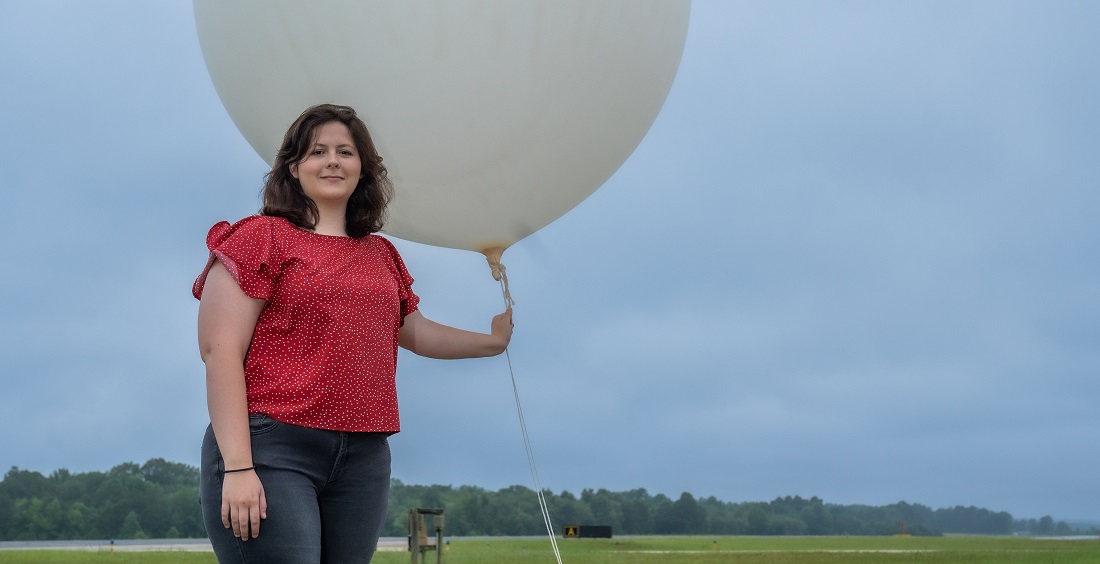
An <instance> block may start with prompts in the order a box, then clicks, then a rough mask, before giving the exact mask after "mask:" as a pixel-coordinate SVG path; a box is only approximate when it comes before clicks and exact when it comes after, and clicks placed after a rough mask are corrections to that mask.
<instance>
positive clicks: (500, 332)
mask: <svg viewBox="0 0 1100 564" xmlns="http://www.w3.org/2000/svg"><path fill="white" fill-rule="evenodd" d="M513 327H515V323H513V322H512V308H511V307H509V308H508V309H507V310H505V311H504V313H501V314H498V315H497V316H495V317H493V323H492V333H493V336H494V337H497V338H500V339H501V340H502V341H503V343H504V346H503V347H502V349H506V348H508V343H510V342H511V341H512V328H513Z"/></svg>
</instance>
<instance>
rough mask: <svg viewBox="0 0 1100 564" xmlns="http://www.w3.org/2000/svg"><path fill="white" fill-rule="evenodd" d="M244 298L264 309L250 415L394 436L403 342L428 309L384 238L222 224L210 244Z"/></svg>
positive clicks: (250, 368)
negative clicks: (402, 335)
mask: <svg viewBox="0 0 1100 564" xmlns="http://www.w3.org/2000/svg"><path fill="white" fill-rule="evenodd" d="M206 245H207V247H208V248H209V249H210V260H209V261H208V262H207V265H206V268H204V269H203V271H202V274H200V275H199V277H198V279H196V280H195V285H194V287H193V288H192V293H193V294H194V295H195V297H196V298H201V297H202V288H203V285H204V284H205V282H206V275H207V273H208V272H209V271H210V267H211V266H212V265H213V264H214V259H215V258H216V259H217V260H219V261H221V262H222V264H224V265H225V267H226V268H227V269H228V270H229V272H230V274H232V275H233V278H234V279H235V280H237V283H238V284H240V286H241V289H242V290H244V292H245V294H247V295H249V296H251V297H253V298H258V299H263V300H266V301H267V303H266V304H265V305H264V308H263V311H261V312H260V318H259V320H258V321H257V322H256V331H255V333H253V335H252V344H251V346H250V347H249V350H248V356H247V357H246V359H245V380H246V387H247V391H248V410H249V412H250V413H266V414H268V415H270V416H271V417H273V418H275V419H277V420H280V421H284V422H287V423H293V424H295V425H303V426H307V427H315V428H320V429H331V430H337V431H367V432H385V433H396V432H398V431H399V430H400V428H401V427H400V419H399V416H398V410H397V387H396V383H395V374H396V370H397V332H398V329H400V327H401V323H402V320H403V319H404V317H405V316H406V315H408V314H409V313H412V312H413V311H416V309H417V305H418V303H419V301H420V299H419V298H418V297H417V296H416V294H414V293H413V291H412V288H411V287H410V286H411V285H412V283H413V279H412V276H410V275H409V272H408V270H406V268H405V264H404V262H402V260H401V256H400V255H398V253H397V249H396V248H394V246H393V244H392V243H390V242H389V241H388V240H387V239H386V238H384V237H381V236H379V235H368V236H366V237H362V238H351V237H335V236H331V235H319V234H316V233H313V232H311V231H305V230H303V229H298V228H297V227H295V226H294V225H293V224H292V223H290V222H289V221H287V220H286V219H283V218H279V217H269V216H252V217H248V218H245V219H242V220H241V221H239V222H237V223H236V224H234V225H229V223H227V222H224V221H223V222H221V223H218V224H217V225H215V226H214V227H212V228H211V229H210V233H209V234H208V235H207V238H206Z"/></svg>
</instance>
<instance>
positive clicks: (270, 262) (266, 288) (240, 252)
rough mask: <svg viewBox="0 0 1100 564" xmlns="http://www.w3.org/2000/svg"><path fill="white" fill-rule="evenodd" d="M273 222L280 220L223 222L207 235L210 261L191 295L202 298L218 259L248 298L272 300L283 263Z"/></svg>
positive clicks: (263, 217) (207, 262)
mask: <svg viewBox="0 0 1100 564" xmlns="http://www.w3.org/2000/svg"><path fill="white" fill-rule="evenodd" d="M273 221H278V219H277V218H272V217H267V216H259V215H254V216H251V217H246V218H244V219H242V220H240V221H238V222H237V223H234V224H233V225H230V224H229V222H226V221H221V222H218V223H216V224H215V225H214V226H213V227H211V228H210V232H209V233H207V235H206V247H207V248H208V249H210V258H209V259H208V260H207V261H206V267H205V268H203V270H202V274H199V277H198V278H196V279H195V284H194V286H192V288H191V293H192V294H193V295H194V296H195V297H196V298H198V299H202V289H203V286H205V285H206V276H207V275H208V274H209V273H210V268H211V267H212V266H214V261H215V260H218V261H221V263H222V264H223V265H225V268H226V270H228V271H229V274H230V275H232V276H233V279H234V280H236V281H237V284H238V285H240V287H241V290H243V291H244V293H245V294H246V295H247V296H248V297H250V298H256V299H261V300H266V299H268V298H270V297H271V292H272V289H273V288H274V286H275V279H276V278H277V277H278V275H279V271H280V267H281V263H282V261H281V260H280V259H279V257H278V256H277V255H278V252H277V248H276V245H275V233H274V226H273V224H272V223H273Z"/></svg>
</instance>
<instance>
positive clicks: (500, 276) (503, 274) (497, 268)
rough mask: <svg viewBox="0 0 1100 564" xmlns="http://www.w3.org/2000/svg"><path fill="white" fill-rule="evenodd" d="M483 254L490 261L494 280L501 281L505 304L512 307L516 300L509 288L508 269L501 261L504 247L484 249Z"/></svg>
mask: <svg viewBox="0 0 1100 564" xmlns="http://www.w3.org/2000/svg"><path fill="white" fill-rule="evenodd" d="M481 254H483V255H485V260H487V261H489V268H490V269H491V270H492V271H493V280H496V281H498V282H500V289H501V291H503V292H504V305H505V306H506V307H512V305H513V304H515V303H516V301H515V300H513V299H512V292H511V291H509V290H508V272H507V269H505V268H504V265H503V264H501V262H500V257H501V255H503V254H504V247H489V248H488V249H483V250H482V251H481Z"/></svg>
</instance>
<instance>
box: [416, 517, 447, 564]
mask: <svg viewBox="0 0 1100 564" xmlns="http://www.w3.org/2000/svg"><path fill="white" fill-rule="evenodd" d="M428 515H431V516H432V528H434V529H435V538H434V539H431V540H429V539H428ZM429 550H434V551H435V562H436V564H443V509H442V508H432V509H425V508H423V507H418V508H416V509H410V510H409V562H410V564H419V563H420V562H423V561H424V553H425V552H427V551H429Z"/></svg>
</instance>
